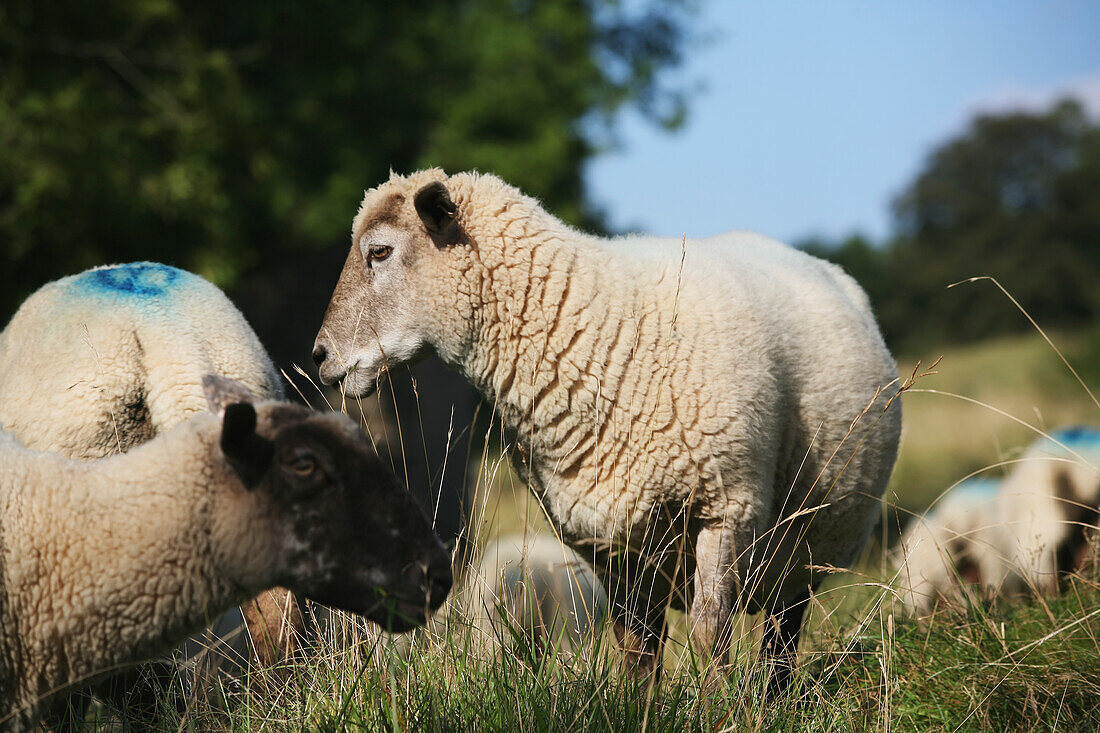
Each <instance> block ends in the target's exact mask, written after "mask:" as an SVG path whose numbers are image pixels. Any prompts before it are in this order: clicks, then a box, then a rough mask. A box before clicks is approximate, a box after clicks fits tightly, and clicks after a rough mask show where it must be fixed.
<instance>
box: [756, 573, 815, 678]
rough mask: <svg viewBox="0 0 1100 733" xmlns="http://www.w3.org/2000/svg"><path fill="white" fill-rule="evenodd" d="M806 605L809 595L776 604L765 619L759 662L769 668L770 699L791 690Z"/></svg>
mask: <svg viewBox="0 0 1100 733" xmlns="http://www.w3.org/2000/svg"><path fill="white" fill-rule="evenodd" d="M809 605H810V595H809V593H807V594H805V595H803V596H801V597H799V598H796V599H795V600H793V601H787V602H786V603H779V604H776V605H775V606H773V607H772V609H771V611H770V612H769V613H768V617H767V618H766V619H765V623H764V638H763V639H762V640H761V642H760V662H761V663H762V664H764V665H768V664H770V665H771V679H769V680H768V691H767V696H768V697H769V698H775V697H778V696H779V695H781V694H783V693H784V692H786V691H787V688H788V687H789V686H790V683H791V675H792V674H793V673H794V665H795V654H796V653H797V651H798V637H799V635H800V634H801V633H802V617H803V616H804V615H805V613H806V608H807V607H808V606H809Z"/></svg>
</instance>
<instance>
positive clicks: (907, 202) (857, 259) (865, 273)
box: [802, 100, 1100, 353]
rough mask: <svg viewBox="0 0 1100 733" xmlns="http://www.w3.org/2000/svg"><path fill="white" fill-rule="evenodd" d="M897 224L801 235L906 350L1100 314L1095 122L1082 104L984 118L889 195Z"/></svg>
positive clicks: (1099, 162) (1075, 324)
mask: <svg viewBox="0 0 1100 733" xmlns="http://www.w3.org/2000/svg"><path fill="white" fill-rule="evenodd" d="M894 220H895V235H894V236H893V238H892V239H890V240H889V241H887V242H885V243H881V244H876V243H872V242H870V241H868V240H867V239H865V238H863V237H860V236H853V237H850V238H848V239H847V240H845V241H842V242H827V241H822V240H810V241H806V242H803V243H802V246H803V247H804V248H805V249H806V250H808V251H810V252H812V253H814V254H817V255H819V256H822V257H825V258H827V259H829V260H832V261H834V262H837V263H839V264H840V265H842V266H843V267H844V268H845V269H847V270H848V272H849V273H850V274H851V275H852V276H853V277H855V278H856V279H857V280H859V282H860V283H861V284H862V285H863V287H864V288H865V289H866V290H867V293H868V294H869V295H870V297H871V301H872V303H873V304H874V307H875V311H876V313H877V314H878V317H879V319H880V321H881V323H882V326H883V328H884V330H885V332H886V335H887V340H888V341H889V342H890V344H891V346H892V347H893V348H894V349H895V350H896V351H899V352H901V353H912V352H914V351H917V350H924V349H927V348H934V347H936V346H938V345H941V344H947V343H952V342H954V343H959V342H972V341H977V340H980V339H984V338H988V337H990V336H996V335H1001V334H1007V333H1012V332H1017V331H1021V330H1024V329H1028V328H1030V326H1029V325H1028V323H1027V321H1026V319H1025V318H1024V317H1023V316H1022V315H1021V314H1020V313H1019V312H1018V311H1017V310H1016V309H1015V308H1014V307H1013V306H1012V304H1011V303H1010V302H1009V300H1008V299H1007V298H1005V296H1004V295H1002V294H1001V293H1000V292H999V291H998V290H997V289H996V286H995V285H993V284H992V283H990V282H977V283H971V284H965V285H960V286H958V287H955V288H952V289H947V286H948V285H951V284H952V283H955V282H959V281H961V280H965V279H967V278H970V277H976V276H982V275H989V276H992V277H995V278H996V279H997V281H998V282H1000V283H1001V285H1003V286H1004V287H1005V289H1006V290H1008V291H1009V292H1010V293H1011V294H1012V296H1013V297H1014V298H1016V299H1017V300H1018V301H1019V302H1020V304H1021V305H1022V306H1023V307H1024V308H1026V309H1027V311H1028V312H1029V313H1030V314H1031V316H1032V317H1033V318H1035V320H1036V321H1038V322H1039V324H1040V325H1042V326H1043V327H1045V328H1080V327H1083V326H1092V325H1098V324H1100V126H1098V125H1097V124H1095V123H1094V122H1093V121H1091V120H1090V119H1089V118H1088V116H1087V115H1086V113H1085V111H1084V110H1083V109H1082V107H1081V105H1079V104H1078V103H1077V102H1074V101H1069V100H1067V101H1063V102H1060V103H1058V104H1056V105H1055V106H1054V107H1053V108H1051V109H1050V110H1048V111H1046V112H1043V113H1037V114H1036V113H1028V112H1015V113H1010V114H1000V115H985V116H980V117H977V118H976V119H974V120H973V122H972V123H971V125H970V127H969V129H967V130H966V131H965V132H964V133H963V134H962V135H960V136H959V137H957V138H956V139H953V140H949V141H948V142H946V143H944V144H943V145H942V146H940V147H939V148H938V149H936V150H935V151H934V152H933V153H932V154H931V156H929V158H928V160H927V162H926V164H925V166H924V170H923V171H922V172H921V173H920V174H919V175H918V176H917V177H916V179H915V180H914V181H913V182H912V183H911V184H910V185H909V187H908V188H907V189H906V190H905V191H904V192H903V193H902V194H901V195H900V196H898V197H897V199H896V200H895V202H894Z"/></svg>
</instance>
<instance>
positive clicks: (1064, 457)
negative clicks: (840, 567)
mask: <svg viewBox="0 0 1100 733" xmlns="http://www.w3.org/2000/svg"><path fill="white" fill-rule="evenodd" d="M1011 466H1012V467H1011V469H1010V470H1009V473H1008V475H1007V476H1006V477H1005V478H1004V480H1003V481H1000V482H995V481H991V480H982V481H977V480H974V479H971V480H968V481H965V482H963V483H962V484H960V485H959V486H958V487H956V488H955V489H953V490H952V491H950V492H949V493H948V494H947V495H946V496H945V497H944V498H943V499H942V500H941V501H939V502H938V503H937V505H936V508H935V509H934V510H932V511H931V512H929V513H928V514H926V515H925V516H924V517H922V518H921V519H920V520H918V521H917V522H916V523H915V524H914V525H913V526H912V527H911V528H910V529H909V530H907V532H906V534H905V536H904V538H903V539H902V542H901V544H900V546H899V551H898V564H899V571H898V575H899V582H900V585H901V595H902V599H903V601H904V602H905V605H906V606H907V608H908V609H909V610H910V611H911V612H912V613H914V614H915V615H918V616H923V615H927V614H928V613H929V612H931V611H932V610H933V609H934V608H935V607H936V604H937V601H938V600H940V599H941V598H948V599H950V598H954V597H956V596H957V595H958V591H959V587H958V584H959V582H960V581H962V582H964V583H967V584H973V585H977V586H979V587H981V588H982V589H983V592H984V593H986V594H987V595H989V596H995V595H999V594H1010V595H1011V594H1016V593H1019V592H1021V591H1025V590H1034V591H1036V592H1039V593H1044V594H1048V593H1053V592H1055V591H1056V590H1057V588H1058V577H1059V575H1062V574H1065V573H1070V572H1074V571H1076V570H1078V569H1080V567H1081V565H1082V563H1083V561H1084V557H1085V551H1086V549H1087V546H1088V535H1087V531H1086V530H1087V529H1088V528H1089V527H1095V525H1096V522H1097V514H1098V508H1100V430H1096V429H1094V428H1088V427H1082V426H1078V427H1071V428H1064V429H1061V430H1058V431H1055V432H1053V433H1052V434H1051V435H1050V437H1049V438H1040V439H1038V440H1036V441H1035V442H1034V443H1032V444H1031V445H1030V446H1029V447H1028V448H1027V450H1025V451H1024V454H1023V456H1021V458H1020V459H1019V460H1017V461H1015V462H1013V463H1012V464H1011Z"/></svg>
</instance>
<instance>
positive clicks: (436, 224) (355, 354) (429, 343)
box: [313, 170, 469, 396]
mask: <svg viewBox="0 0 1100 733" xmlns="http://www.w3.org/2000/svg"><path fill="white" fill-rule="evenodd" d="M448 182H449V181H448V179H447V178H446V175H445V174H444V173H443V172H442V171H439V170H431V171H423V172H421V173H418V174H415V175H413V176H411V177H409V178H404V177H400V176H394V177H393V178H391V180H390V181H388V182H386V183H385V184H383V185H381V186H379V187H378V188H375V189H372V190H370V191H368V192H367V194H366V196H365V198H364V199H363V203H362V205H361V206H360V208H359V213H358V215H357V216H356V217H355V222H354V224H353V227H352V246H351V252H350V253H349V254H348V259H347V262H346V263H345V264H344V269H343V271H342V272H341V273H340V279H339V280H338V281H337V283H336V288H335V290H334V292H333V294H332V300H331V301H330V303H329V306H328V310H327V311H326V312H325V318H324V322H323V323H322V325H321V329H320V332H319V333H318V334H317V340H316V342H315V344H314V349H313V359H314V361H315V362H316V363H317V366H318V367H319V369H320V375H321V379H322V381H324V382H325V383H326V384H332V383H334V382H337V381H340V382H342V386H343V388H344V390H345V392H346V393H348V394H351V395H355V396H363V395H367V394H370V393H371V392H372V391H374V389H375V387H376V385H377V381H378V378H379V376H380V374H381V373H382V372H383V371H384V370H385V369H386V367H387V366H395V365H398V364H403V363H406V362H411V361H415V360H417V359H419V358H421V357H423V356H425V355H426V354H428V353H430V352H431V351H432V350H433V348H438V347H439V343H440V340H441V336H442V338H443V339H447V338H452V339H453V338H454V337H455V336H456V334H454V333H453V329H450V330H449V331H448V329H449V328H450V327H449V326H448V325H447V324H446V323H444V322H443V321H444V320H445V319H443V318H442V317H441V314H440V313H438V312H431V309H432V306H433V303H437V302H438V301H439V300H440V298H439V297H438V293H437V292H435V290H436V289H438V288H439V287H441V283H443V282H444V281H446V279H447V278H448V277H450V276H453V275H454V274H455V273H457V272H460V271H462V270H463V269H464V268H463V265H462V263H463V261H464V260H465V257H466V254H467V252H466V250H467V249H468V247H467V245H468V244H469V241H468V239H467V235H466V232H465V231H464V229H463V226H462V223H461V221H460V215H459V207H458V206H457V205H456V204H455V202H454V201H453V200H452V198H451V192H450V191H449V190H448ZM443 287H449V285H443ZM454 315H455V316H456V318H457V319H458V320H464V319H462V318H461V316H460V315H459V314H454ZM443 331H448V332H447V333H446V334H445V335H444V334H442V333H441V332H443Z"/></svg>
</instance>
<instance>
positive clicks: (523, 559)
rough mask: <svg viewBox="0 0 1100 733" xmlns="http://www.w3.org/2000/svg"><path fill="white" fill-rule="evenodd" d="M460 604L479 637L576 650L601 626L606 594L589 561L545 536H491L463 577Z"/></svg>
mask: <svg viewBox="0 0 1100 733" xmlns="http://www.w3.org/2000/svg"><path fill="white" fill-rule="evenodd" d="M466 584H467V595H468V598H467V599H466V606H467V608H468V609H469V615H470V618H472V619H473V620H474V628H475V629H476V630H477V633H478V634H479V635H480V637H481V640H482V641H485V642H487V643H489V644H499V645H501V646H502V647H504V648H508V647H510V646H511V645H512V643H513V641H514V638H513V632H515V633H517V634H519V635H520V636H521V637H522V638H523V640H524V642H525V644H526V645H527V647H528V648H530V649H531V650H532V651H533V652H534V653H535V654H538V655H541V654H545V653H547V652H548V651H550V650H553V651H554V653H556V654H558V655H559V656H560V657H562V658H570V657H572V656H573V655H576V654H578V653H580V652H581V651H582V650H583V649H584V647H585V646H586V645H587V644H588V643H590V642H591V641H592V640H593V639H594V638H595V635H596V634H597V632H598V631H599V630H600V629H601V628H602V627H603V622H604V620H605V619H606V617H607V594H606V592H605V591H604V589H603V586H602V585H600V581H599V579H598V578H597V577H596V575H595V573H594V572H593V571H592V568H591V566H590V565H589V564H588V563H587V562H585V561H584V560H583V559H582V558H581V557H580V556H579V555H578V554H577V553H576V552H574V551H573V550H571V549H570V548H569V547H567V546H565V545H563V544H562V543H561V542H559V541H558V540H557V539H556V538H554V537H551V536H547V535H536V534H530V535H512V536H509V537H504V538H497V539H496V540H494V541H493V542H492V543H491V544H490V545H489V547H488V548H486V549H485V551H484V553H483V554H482V557H481V562H480V563H479V564H478V565H477V567H476V568H475V569H474V571H473V572H472V573H471V574H470V577H469V578H467V581H466Z"/></svg>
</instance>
